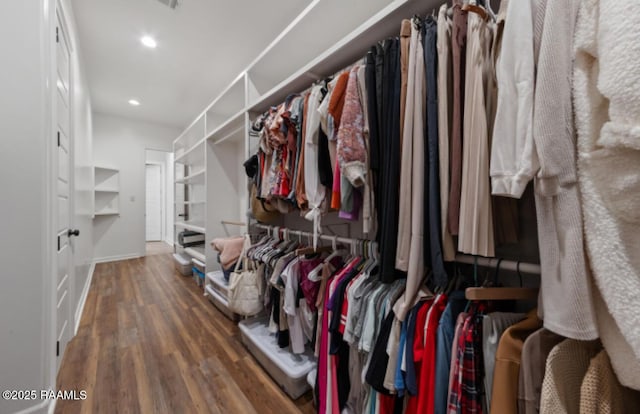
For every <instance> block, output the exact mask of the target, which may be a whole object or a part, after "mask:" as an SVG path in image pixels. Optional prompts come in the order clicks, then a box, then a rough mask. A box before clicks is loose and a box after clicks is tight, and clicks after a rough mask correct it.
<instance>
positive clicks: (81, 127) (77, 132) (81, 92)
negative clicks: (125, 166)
mask: <svg viewBox="0 0 640 414" xmlns="http://www.w3.org/2000/svg"><path fill="white" fill-rule="evenodd" d="M63 4H64V7H65V11H66V13H67V17H68V20H69V22H68V24H69V30H70V32H71V33H72V39H73V44H74V46H75V47H74V54H73V56H72V58H71V69H72V73H73V74H74V84H73V87H72V92H73V104H72V107H73V140H74V148H73V149H74V151H73V160H74V174H73V175H74V177H73V178H74V186H75V193H74V208H75V216H74V220H73V223H72V226H73V228H75V229H78V230H80V236H78V237H75V238H72V239H70V241H71V243H72V246H73V253H74V257H73V258H74V268H75V269H74V270H75V271H74V272H73V277H74V278H75V281H72V283H71V286H72V288H71V294H72V301H71V303H72V304H73V310H74V321H73V323H74V325H73V326H74V327H77V326H78V325H79V323H80V318H81V317H82V314H81V312H82V308H83V306H84V300H85V299H86V294H87V292H88V290H89V284H90V276H91V275H90V272H92V270H93V269H92V263H93V219H92V217H93V210H94V193H93V129H92V119H91V101H90V96H89V84H88V81H87V77H86V75H85V73H84V71H83V60H82V50H81V46H82V45H81V43H80V41H79V39H78V38H77V28H76V24H75V18H74V16H73V11H72V10H71V5H70V1H69V0H64V1H63Z"/></svg>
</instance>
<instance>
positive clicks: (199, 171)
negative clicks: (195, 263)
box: [173, 119, 207, 263]
mask: <svg viewBox="0 0 640 414" xmlns="http://www.w3.org/2000/svg"><path fill="white" fill-rule="evenodd" d="M205 131H206V124H205V120H204V119H197V120H196V121H195V122H193V123H192V124H191V125H190V126H189V128H187V129H186V130H185V131H184V132H183V133H182V134H181V135H180V137H178V138H177V139H176V140H175V141H174V144H173V149H174V153H175V161H174V168H175V191H174V194H175V196H174V197H175V200H174V203H175V217H174V225H175V229H176V231H175V237H176V239H175V242H174V246H175V247H174V249H175V254H176V255H179V256H182V258H183V259H185V260H187V261H191V260H192V259H197V260H199V261H201V262H202V263H206V257H205V254H204V251H205V247H204V245H202V246H192V247H187V248H183V247H182V246H181V245H180V243H179V239H178V237H179V234H180V232H182V231H192V232H196V233H202V234H205V232H206V226H205V215H206V182H207V170H206V164H205V145H206V138H205Z"/></svg>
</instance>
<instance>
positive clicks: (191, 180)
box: [176, 168, 206, 184]
mask: <svg viewBox="0 0 640 414" xmlns="http://www.w3.org/2000/svg"><path fill="white" fill-rule="evenodd" d="M205 172H206V169H204V168H203V169H201V170H200V171H198V172H196V173H193V174H191V175H188V176H186V177H184V178H181V179H178V180H176V184H204V178H205Z"/></svg>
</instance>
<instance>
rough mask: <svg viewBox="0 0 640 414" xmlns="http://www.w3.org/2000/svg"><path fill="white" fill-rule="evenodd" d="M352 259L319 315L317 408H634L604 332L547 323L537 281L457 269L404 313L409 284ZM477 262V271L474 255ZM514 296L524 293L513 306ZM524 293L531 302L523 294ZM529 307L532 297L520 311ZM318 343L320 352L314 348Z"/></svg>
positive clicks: (638, 400) (331, 284)
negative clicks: (373, 273) (507, 282)
mask: <svg viewBox="0 0 640 414" xmlns="http://www.w3.org/2000/svg"><path fill="white" fill-rule="evenodd" d="M366 269H367V267H366V266H364V267H363V268H360V267H359V266H358V262H357V261H356V262H355V263H354V264H353V266H351V265H349V264H347V265H345V267H343V268H341V269H337V270H336V271H335V272H334V273H333V274H332V275H331V276H329V279H328V282H327V285H326V287H325V289H326V292H325V296H324V297H325V305H324V307H321V308H320V309H321V313H320V316H319V321H318V324H319V325H321V331H320V338H319V341H320V348H319V349H318V348H316V352H317V355H318V358H319V359H318V372H317V379H316V389H315V393H316V399H317V404H318V412H319V413H442V414H445V413H450V414H454V413H496V414H502V413H514V414H515V413H527V414H529V413H546V414H555V413H560V412H564V413H578V412H580V413H602V412H611V413H633V412H636V411H637V409H638V408H640V393H639V392H637V391H634V390H632V389H630V388H626V387H624V386H622V385H621V384H620V382H619V381H618V380H617V378H616V376H615V374H614V372H613V369H612V367H611V363H610V360H609V355H608V354H607V352H606V351H605V350H603V348H602V345H601V344H600V343H599V341H597V340H595V341H578V340H574V339H568V338H565V337H562V336H560V335H557V334H554V333H553V332H551V331H549V330H547V329H545V328H543V326H542V325H543V321H542V320H540V319H539V318H538V316H537V309H536V308H535V307H532V305H531V303H535V299H536V296H537V292H536V290H535V289H528V288H513V287H501V286H500V285H499V282H500V280H499V277H498V270H499V264H498V268H496V272H495V276H494V278H493V280H492V282H491V283H488V282H487V280H485V281H484V282H483V283H482V285H483V286H481V287H475V288H474V287H470V288H467V289H466V290H465V289H462V288H463V287H464V285H465V284H467V283H469V284H475V285H477V284H478V281H477V276H474V277H473V279H474V280H475V281H473V282H472V278H471V277H466V278H465V277H463V276H462V275H461V274H458V276H457V277H456V278H454V280H453V283H452V284H451V285H450V286H448V287H447V289H445V290H441V291H436V292H430V291H429V290H428V289H426V288H425V287H423V288H422V289H421V290H420V293H419V295H418V296H417V298H416V299H415V300H414V302H413V303H412V305H411V307H410V310H409V312H408V314H407V316H406V318H405V319H404V320H402V321H400V320H399V319H398V318H397V312H398V305H399V303H400V301H399V298H400V297H401V296H402V295H403V291H404V289H405V284H404V281H403V280H398V281H396V282H394V283H392V284H380V283H378V282H377V281H375V279H372V278H371V277H370V274H369V273H367V271H366ZM473 273H474V274H475V273H477V270H476V268H475V267H474V272H473ZM516 300H518V301H524V302H519V303H518V306H516V302H515V301H516ZM527 304H528V305H527ZM523 308H524V309H525V310H526V309H529V310H528V311H526V312H522V310H523ZM318 351H319V352H318Z"/></svg>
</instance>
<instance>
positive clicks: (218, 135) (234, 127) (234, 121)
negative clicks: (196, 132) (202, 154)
mask: <svg viewBox="0 0 640 414" xmlns="http://www.w3.org/2000/svg"><path fill="white" fill-rule="evenodd" d="M244 115H245V110H244V108H243V109H242V110H241V111H240V112H238V113H237V114H235V115H234V116H232V117H231V118H229V119H228V120H227V121H226V122H224V123H223V124H222V125H220V126H219V127H218V128H216V129H215V130H214V131H213V132H211V134H209V136H208V137H207V138H208V139H210V140H213V143H214V144H220V143H222V142H225V141H227V140H229V139H234V138H236V139H237V138H238V137H244V134H241V133H240V132H244V126H245V125H244Z"/></svg>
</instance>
